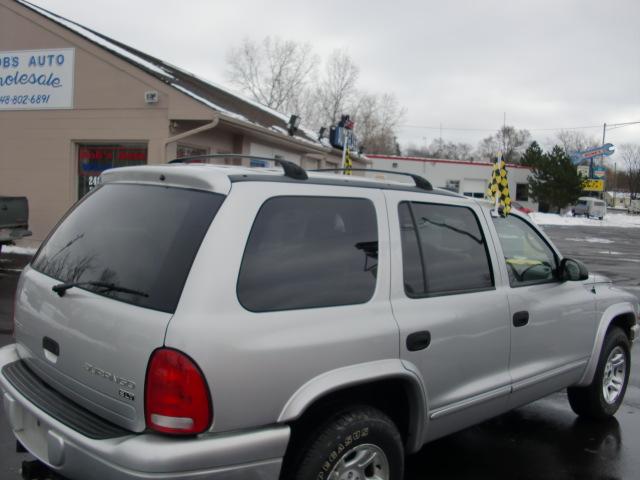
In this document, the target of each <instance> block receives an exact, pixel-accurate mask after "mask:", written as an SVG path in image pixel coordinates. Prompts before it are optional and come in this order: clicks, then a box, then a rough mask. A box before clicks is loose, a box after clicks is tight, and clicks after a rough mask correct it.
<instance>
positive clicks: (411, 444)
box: [278, 359, 428, 453]
mask: <svg viewBox="0 0 640 480" xmlns="http://www.w3.org/2000/svg"><path fill="white" fill-rule="evenodd" d="M394 393H397V394H395V395H394ZM348 404H354V405H355V404H366V405H371V406H374V407H376V408H378V409H380V410H381V411H383V412H384V413H385V414H387V415H388V416H389V417H391V419H392V420H394V422H395V423H396V425H397V427H398V429H399V430H400V433H401V434H402V437H403V440H404V444H405V450H406V452H407V453H413V452H416V451H418V450H419V449H420V447H421V446H422V440H423V438H424V429H425V427H426V422H427V418H428V417H427V395H426V390H425V388H424V384H423V382H422V380H421V379H420V378H419V377H418V376H417V375H416V374H414V373H413V372H412V371H410V370H408V369H407V368H405V366H404V365H403V363H402V362H401V361H400V360H399V359H391V360H380V361H376V362H370V363H363V364H358V365H352V366H349V367H343V368H340V369H336V370H332V371H330V372H326V373H323V374H321V375H319V376H317V377H315V378H313V379H311V380H309V381H308V382H307V383H305V384H304V385H303V386H302V387H300V388H299V389H298V390H297V391H296V392H295V393H294V394H293V395H292V396H291V398H290V399H289V401H288V402H287V404H286V405H285V406H284V408H283V409H282V411H281V412H280V415H279V417H278V422H280V423H289V424H291V426H292V430H293V431H295V430H296V429H298V430H301V429H305V428H307V427H312V425H313V424H314V423H317V421H318V420H321V419H324V418H326V415H327V414H329V413H330V412H333V411H335V410H336V409H337V408H339V407H340V406H341V405H348Z"/></svg>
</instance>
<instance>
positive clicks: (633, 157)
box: [616, 143, 640, 198]
mask: <svg viewBox="0 0 640 480" xmlns="http://www.w3.org/2000/svg"><path fill="white" fill-rule="evenodd" d="M616 155H620V157H621V158H622V162H623V163H624V166H625V168H626V170H627V171H626V177H627V182H628V185H629V193H630V194H631V198H640V145H635V144H631V143H625V144H622V145H621V146H620V148H618V150H617V151H616Z"/></svg>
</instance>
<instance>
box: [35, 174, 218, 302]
mask: <svg viewBox="0 0 640 480" xmlns="http://www.w3.org/2000/svg"><path fill="white" fill-rule="evenodd" d="M223 200H224V196H222V195H219V194H215V193H210V192H203V191H197V190H187V189H181V188H170V187H162V186H153V185H139V184H106V185H104V186H102V187H100V188H98V189H96V190H95V191H94V192H93V193H92V194H90V195H88V196H87V197H85V199H84V200H83V201H82V202H80V203H79V204H78V205H77V206H76V207H75V208H74V209H73V210H71V212H70V213H69V214H68V215H67V216H66V218H64V219H63V221H62V222H61V223H60V225H59V226H58V227H57V229H56V230H55V231H54V232H53V234H52V235H51V236H50V238H49V239H48V240H47V241H46V243H45V244H44V245H43V247H42V248H41V250H40V251H39V252H38V255H37V256H36V258H35V259H34V260H33V263H32V266H33V268H35V269H36V270H38V271H39V272H41V273H43V274H45V275H48V276H50V277H53V278H55V279H57V280H60V281H61V282H63V283H81V285H78V288H83V289H85V290H90V291H92V292H94V293H97V294H99V295H103V296H107V297H110V298H114V299H116V300H119V301H123V302H127V303H131V304H134V305H139V306H141V307H146V308H151V309H154V310H160V311H163V312H170V313H172V312H174V311H175V308H176V306H177V303H178V300H179V298H180V295H181V293H182V288H183V286H184V282H185V281H186V278H187V275H188V273H189V270H190V268H191V264H192V262H193V258H194V257H195V254H196V252H197V250H198V248H199V247H200V244H201V242H202V239H203V237H204V234H205V233H206V231H207V229H208V227H209V225H210V224H211V221H212V220H213V217H214V216H215V214H216V212H217V211H218V208H220V205H221V204H222V202H223ZM105 284H108V285H110V288H105V287H104V285H105Z"/></svg>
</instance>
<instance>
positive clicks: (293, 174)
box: [169, 153, 309, 180]
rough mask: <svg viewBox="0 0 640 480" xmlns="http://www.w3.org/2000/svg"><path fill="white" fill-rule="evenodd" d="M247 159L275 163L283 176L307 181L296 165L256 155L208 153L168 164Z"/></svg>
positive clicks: (301, 170) (301, 169) (303, 170)
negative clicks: (212, 159)
mask: <svg viewBox="0 0 640 480" xmlns="http://www.w3.org/2000/svg"><path fill="white" fill-rule="evenodd" d="M230 157H231V158H248V159H251V160H265V161H267V162H275V163H277V164H278V165H280V166H281V167H282V169H283V170H284V175H285V176H286V177H289V178H293V179H296V180H307V179H308V178H309V176H308V175H307V172H306V171H305V169H304V168H302V167H300V166H299V165H296V164H295V163H293V162H289V161H288V160H281V159H279V158H269V157H259V156H256V155H242V154H239V153H210V154H207V155H193V156H190V157H181V158H176V159H173V160H171V161H170V162H169V163H197V162H198V160H206V159H208V158H230Z"/></svg>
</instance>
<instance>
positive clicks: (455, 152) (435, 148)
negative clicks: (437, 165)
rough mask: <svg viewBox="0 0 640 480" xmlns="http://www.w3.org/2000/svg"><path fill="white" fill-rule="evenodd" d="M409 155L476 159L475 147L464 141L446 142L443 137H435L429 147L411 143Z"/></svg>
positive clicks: (448, 158) (449, 158) (408, 149)
mask: <svg viewBox="0 0 640 480" xmlns="http://www.w3.org/2000/svg"><path fill="white" fill-rule="evenodd" d="M407 155H416V156H422V157H428V158H441V159H446V160H465V161H474V160H475V155H474V152H473V147H472V146H471V145H470V144H468V143H464V142H459V143H454V142H445V141H444V140H442V139H441V138H435V139H433V141H432V142H431V145H429V146H428V147H426V146H423V147H416V146H415V145H409V146H408V147H407Z"/></svg>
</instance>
